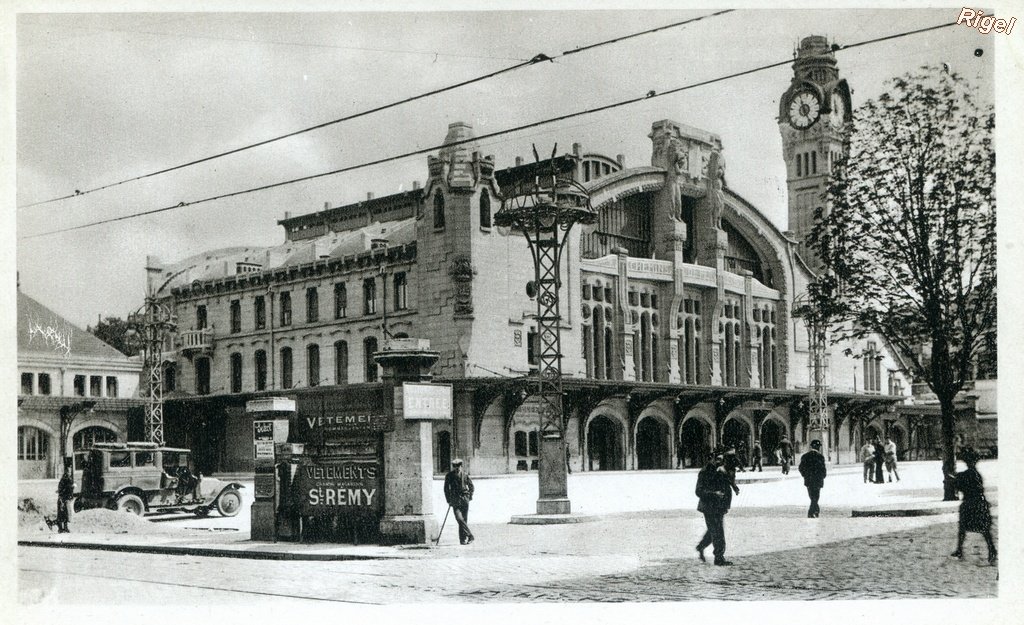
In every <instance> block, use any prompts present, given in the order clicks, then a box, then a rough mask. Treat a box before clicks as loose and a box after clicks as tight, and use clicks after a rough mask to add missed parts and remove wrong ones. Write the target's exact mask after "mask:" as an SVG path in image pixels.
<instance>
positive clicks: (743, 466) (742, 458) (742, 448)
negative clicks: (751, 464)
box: [736, 441, 748, 473]
mask: <svg viewBox="0 0 1024 625" xmlns="http://www.w3.org/2000/svg"><path fill="white" fill-rule="evenodd" d="M736 458H738V459H739V469H740V471H743V472H744V473H746V472H747V464H748V463H747V444H746V443H745V442H743V441H740V444H739V447H738V448H737V449H736Z"/></svg>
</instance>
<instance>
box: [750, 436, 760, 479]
mask: <svg viewBox="0 0 1024 625" xmlns="http://www.w3.org/2000/svg"><path fill="white" fill-rule="evenodd" d="M754 469H757V470H758V471H761V439H759V438H755V439H754V446H753V447H751V448H750V470H751V472H753V470H754Z"/></svg>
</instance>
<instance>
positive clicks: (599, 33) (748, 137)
mask: <svg viewBox="0 0 1024 625" xmlns="http://www.w3.org/2000/svg"><path fill="white" fill-rule="evenodd" d="M715 10H718V7H710V8H700V7H698V8H695V9H693V10H686V11H678V10H653V9H652V10H643V11H636V10H633V11H627V10H602V11H581V10H574V11H561V10H543V11H537V10H533V11H515V12H510V11H492V10H488V11H465V10H462V11H432V12H417V11H411V10H406V11H397V12H394V11H393V12H388V13H375V12H356V13H331V12H319V13H302V12H292V13H278V14H274V13H237V12H236V13H230V12H228V13H210V12H206V13H202V12H199V13H186V12H178V13H174V12H171V13H96V12H93V13H84V14H77V13H56V12H45V11H41V12H38V13H20V14H16V15H15V16H14V17H13V20H14V22H13V24H14V28H15V31H16V35H17V43H16V48H15V50H14V55H13V56H14V61H15V66H14V70H13V71H14V76H15V78H16V82H15V85H16V97H15V100H14V113H15V123H16V131H17V138H16V150H15V155H14V156H15V159H16V160H15V170H16V171H15V174H16V193H15V195H14V197H13V198H12V202H13V203H16V205H17V209H16V210H12V211H11V212H12V213H15V214H16V218H15V225H16V237H17V238H16V239H15V240H14V241H12V243H13V245H14V247H15V255H16V268H17V271H18V277H19V280H20V285H21V289H22V291H23V292H24V293H26V294H28V295H30V296H32V297H35V298H36V299H38V300H39V301H41V302H42V303H44V304H45V305H47V306H49V307H51V308H53V309H54V310H56V311H57V312H59V313H61V314H63V315H65V316H66V317H67V318H68V319H70V320H71V321H72V322H73V323H75V324H77V325H80V326H85V325H87V324H95V322H96V320H97V318H98V316H100V315H102V316H107V315H114V316H119V317H125V316H126V315H127V314H128V313H130V312H132V311H133V310H135V309H136V308H138V307H139V306H140V305H141V303H142V300H143V297H144V289H145V287H144V285H145V271H144V267H145V263H146V256H147V255H154V256H157V257H158V258H159V259H160V260H161V261H163V262H165V263H171V262H175V261H178V260H180V259H183V258H185V257H188V256H190V255H192V254H196V253H199V252H202V251H205V250H211V249H217V248H222V247H229V246H239V245H258V246H263V245H274V244H278V243H280V242H282V241H283V239H284V234H283V230H282V229H281V227H280V226H278V225H277V223H276V222H277V220H278V219H281V218H282V217H283V216H284V213H285V212H286V211H289V212H290V213H291V214H292V215H297V214H303V213H308V212H313V211H316V210H320V209H322V208H323V207H324V204H325V203H328V202H329V203H330V204H331V206H338V205H341V204H344V203H349V202H355V201H358V200H361V199H364V198H365V197H366V194H367V193H368V192H372V193H374V194H375V196H377V197H380V196H382V195H387V194H390V193H396V192H399V191H403V190H408V189H410V188H411V187H412V184H413V181H419V182H420V183H421V184H422V183H423V182H424V181H425V179H426V176H427V162H426V161H427V157H426V155H419V156H413V157H409V158H405V159H402V160H399V161H395V162H391V163H387V164H382V165H378V166H373V167H369V168H365V169H360V170H356V171H352V172H348V173H342V174H337V175H332V176H326V177H323V178H319V179H316V180H313V181H308V182H303V183H297V184H291V185H286V186H283V187H279V188H276V189H273V190H267V191H261V192H255V193H248V194H244V195H240V196H236V197H233V198H230V199H224V200H218V201H212V202H207V203H202V204H198V205H194V206H187V207H182V208H177V209H174V210H168V211H165V212H162V213H159V214H155V215H150V216H145V217H139V218H134V219H126V220H122V221H117V222H114V223H108V224H104V225H99V226H94V227H89V228H84V229H80V230H75V231H71V232H64V233H60V234H51V235H45V236H34V235H40V234H44V233H47V232H49V231H52V230H57V229H61V228H67V227H73V226H78V225H81V224H86V223H89V222H92V221H96V220H101V219H108V218H113V217H119V216H123V215H128V214H131V213H135V212H139V211H145V210H151V209H156V208H161V207H170V206H175V205H177V204H178V203H179V202H190V201H194V200H197V199H201V198H207V197H211V196H216V195H220V194H224V193H230V192H234V191H240V190H244V189H249V188H252V187H257V186H261V185H265V184H269V183H274V182H280V181H284V180H289V179H293V178H298V177H302V176H308V175H310V174H317V173H321V172H326V171H330V170H334V169H338V168H342V167H347V166H351V165H357V164H361V163H364V162H367V161H373V160H376V159H381V158H386V157H389V156H393V155H398V154H403V153H406V152H410V151H414V150H419V149H423V148H427V147H430V146H434V145H438V144H440V143H441V142H442V140H443V138H444V136H445V133H446V130H447V127H448V124H449V123H451V122H455V121H463V122H468V123H470V124H471V125H472V126H473V128H474V130H475V132H476V133H477V134H478V135H480V134H484V133H490V132H496V131H500V130H504V129H507V128H512V127H515V126H519V125H523V124H527V123H531V122H536V121H540V120H544V119H548V118H552V117H557V116H560V115H565V114H569V113H574V112H577V111H582V110H586V109H589V108H593V107H596V106H602V105H606V104H611V103H615V102H619V101H623V100H628V99H631V98H635V97H638V96H641V95H643V94H646V93H647V92H649V91H652V90H653V91H655V92H664V91H667V90H669V89H673V88H676V87H681V86H684V85H688V84H693V83H697V82H700V81H704V80H708V79H712V78H717V77H720V76H724V75H728V74H731V73H735V72H739V71H743V70H746V69H751V68H755V67H758V66H761V65H764V64H768V63H774V62H778V61H785V60H787V59H790V58H792V55H793V51H794V49H795V47H796V45H797V43H798V41H799V39H800V38H801V37H804V36H807V35H811V34H819V35H826V36H828V37H829V38H830V40H833V41H835V42H836V43H839V44H841V45H845V44H851V43H855V42H859V41H863V40H867V39H873V38H876V37H881V36H886V35H892V34H896V33H900V32H904V31H909V30H914V29H918V28H922V27H926V26H931V25H938V24H942V23H946V22H952V21H955V19H956V17H957V15H958V14H959V9H958V8H957V9H954V8H946V9H931V10H919V9H901V10H884V11H881V10H854V11H832V10H807V9H792V10H742V9H741V10H737V11H735V12H733V13H729V14H726V15H721V16H717V17H710V18H707V19H705V20H702V21H699V22H696V23H693V24H690V25H686V26H680V27H674V28H669V29H666V30H663V31H660V32H656V33H653V34H647V35H643V36H639V37H635V38H632V39H628V40H625V41H621V42H618V43H614V44H609V45H605V46H601V47H598V48H594V49H592V50H587V51H582V52H579V53H577V54H571V55H566V56H559V55H560V54H561V53H562V52H564V51H568V50H573V49H575V48H577V47H581V46H586V45H589V44H592V43H596V42H599V41H604V40H608V39H612V38H616V37H620V36H623V35H628V34H632V33H635V32H639V31H643V30H646V29H651V28H655V27H658V26H663V25H667V24H672V23H675V22H679V21H682V20H685V19H688V18H691V17H697V16H700V15H708V14H710V13H712V12H714V11H715ZM1021 17H1022V18H1024V14H1022V15H1021ZM1018 28H1020V36H1024V25H1021V26H1019V27H1018ZM997 36H998V37H1004V38H1005V37H1006V36H1005V35H995V34H989V35H982V34H980V33H979V32H978V31H977V30H975V29H972V28H968V27H965V26H953V27H949V28H945V29H941V30H937V31H932V32H930V33H926V34H919V35H913V36H908V37H903V38H899V39H895V40H891V41H887V42H883V43H879V44H874V45H869V46H864V47H860V48H855V49H851V50H848V51H841V52H839V53H838V54H837V59H838V64H839V70H840V73H841V75H842V76H843V77H845V78H846V79H847V80H848V81H849V83H850V85H851V87H852V88H853V101H854V106H855V107H856V106H858V105H860V104H862V103H863V102H864V101H866V100H867V99H869V98H874V97H877V96H878V95H879V94H880V93H882V91H883V90H884V89H885V85H884V83H885V80H886V79H888V78H890V77H892V76H895V75H899V74H903V73H905V72H907V71H911V70H913V69H915V68H916V67H918V66H920V65H923V64H941V63H946V64H948V65H949V66H950V67H951V68H952V69H953V70H954V71H957V72H958V73H960V74H962V75H964V76H965V77H967V78H968V79H969V80H970V81H971V82H972V83H974V84H975V85H976V86H977V87H978V88H979V91H980V93H981V94H982V96H983V98H986V99H988V100H990V101H991V100H992V99H993V95H992V94H993V87H994V80H993V68H994V66H995V62H994V61H995V56H996V55H995V47H996V44H997V41H996V39H995V38H996V37H997ZM1012 36H1017V33H1016V32H1015V33H1013V35H1012ZM539 53H544V54H546V55H548V56H550V57H558V58H556V59H555V61H554V62H543V63H538V64H535V65H531V66H528V67H525V68H522V69H519V70H517V71H514V72H510V73H506V74H503V75H501V76H498V77H495V78H493V79H489V80H485V81H482V82H478V83H475V84H472V85H469V86H466V87H461V88H458V89H456V90H453V91H450V92H447V93H444V94H441V95H437V96H433V97H430V98H427V99H424V100H420V101H417V102H414V103H410V104H405V105H402V106H399V107H397V108H393V109H390V110H388V111H384V112H381V113H376V114H372V115H368V116H366V117H362V118H360V119H356V120H352V121H348V122H343V123H340V124H335V125H332V126H330V127H327V128H323V129H320V130H316V131H313V132H309V133H304V134H301V135H299V136H296V137H292V138H289V139H286V140H282V141H279V142H275V143H272V144H269V145H265V146H262V147H259V148H255V149H251V150H246V151H244V152H241V153H238V154H235V155H232V156H229V157H224V158H220V159H216V160H213V161H209V162H206V163H202V164H199V165H195V166H192V167H188V168H185V169H181V170H178V171H175V172H171V173H167V174H162V175H159V176H153V177H149V178H146V179H144V180H140V181H135V182H130V183H126V184H121V185H118V186H115V187H113V188H110V189H107V190H103V191H97V192H94V193H86V194H84V195H80V196H77V197H73V198H70V199H66V200H62V201H57V202H51V203H46V204H41V205H36V206H26V205H28V204H33V203H36V202H42V201H46V200H50V199H52V198H56V197H60V196H65V195H68V194H73V193H74V192H75V190H79V191H83V190H89V189H93V188H95V187H98V186H102V185H106V184H110V183H115V182H119V181H122V180H125V179H128V178H132V177H135V176H140V175H143V174H148V173H150V172H153V171H157V170H160V169H163V168H166V167H171V166H175V165H179V164H182V163H186V162H189V161H192V160H195V159H198V158H202V157H205V156H209V155H212V154H216V153H219V152H223V151H225V150H229V149H234V148H237V147H241V146H244V145H247V144H251V143H254V142H258V141H261V140H264V139H268V138H271V137H274V136H278V135H281V134H285V133H288V132H291V131H294V130H298V129H301V128H305V127H309V126H313V125H317V124H320V123H323V122H326V121H330V120H334V119H338V118H340V117H343V116H346V115H350V114H353V113H356V112H360V111H364V110H366V109H369V108H373V107H377V106H380V105H383V104H387V103H390V102H394V101H397V100H401V99H404V98H407V97H410V96H413V95H417V94H420V93H424V92H427V91H430V90H433V89H437V88H439V87H443V86H447V85H450V84H453V83H456V82H460V81H463V80H467V79H471V78H475V77H477V76H481V75H484V74H488V73H491V72H494V71H496V70H499V69H503V68H506V67H508V66H510V65H513V64H516V63H519V62H521V61H523V60H527V59H530V58H532V57H534V56H535V55H537V54H539ZM979 54H980V55H979ZM791 76H792V70H791V68H790V67H789V66H788V65H787V66H783V67H778V68H775V69H770V70H765V71H762V72H758V73H754V74H750V75H747V76H743V77H740V78H735V79H730V80H726V81H723V82H719V83H716V84H713V85H708V86H704V87H698V88H694V89H690V90H687V91H683V92H681V93H677V94H671V95H666V96H663V97H656V98H651V99H648V100H645V101H643V102H641V103H638V104H633V105H629V106H623V107H619V108H615V109H612V110H609V111H604V112H600V113H595V114H590V115H585V116H581V117H576V118H573V119H570V120H566V121H562V122H557V123H553V124H549V125H544V126H540V127H537V128H532V129H530V130H527V131H522V132H517V133H513V134H509V135H504V136H501V137H496V138H493V139H488V140H484V141H482V142H481V147H480V149H481V151H482V152H483V153H484V154H493V155H495V158H496V161H497V165H498V167H505V166H510V165H512V164H513V161H514V158H515V156H517V155H521V156H524V157H529V156H530V155H531V144H534V143H535V144H536V145H537V149H538V151H539V152H540V153H542V154H550V152H551V150H552V148H553V146H554V144H555V143H557V144H558V149H559V151H560V152H565V151H569V150H570V149H571V146H572V144H573V143H574V142H578V143H581V144H582V147H583V149H584V150H585V151H594V152H598V153H604V154H607V155H610V156H613V157H614V156H615V155H617V154H622V155H624V156H625V158H626V163H627V166H630V165H646V164H649V159H650V153H651V149H650V139H649V138H648V134H649V133H650V129H651V124H652V123H653V122H655V121H658V120H661V119H672V120H675V121H678V122H682V123H684V124H688V125H690V126H696V127H699V128H702V129H705V130H708V131H711V132H713V133H716V134H718V135H720V137H721V139H722V142H723V145H724V154H725V160H726V163H727V184H728V185H729V187H730V188H732V189H733V190H734V191H735V192H737V193H738V194H739V195H741V196H743V197H744V198H746V199H747V200H748V201H750V202H752V203H753V205H754V206H755V207H757V208H758V209H759V210H760V211H762V212H763V213H764V214H765V215H766V216H767V217H768V218H769V219H770V220H771V221H772V222H773V223H775V224H776V225H777V226H778V227H779V228H780V229H785V228H786V220H787V218H786V194H785V170H784V166H783V162H782V145H781V140H780V136H779V131H778V125H777V121H776V117H777V115H778V105H779V98H780V96H781V95H782V93H783V92H784V91H785V90H786V88H787V87H788V85H789V80H790V77H791ZM997 149H998V148H997Z"/></svg>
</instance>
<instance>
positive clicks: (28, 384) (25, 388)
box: [21, 373, 36, 395]
mask: <svg viewBox="0 0 1024 625" xmlns="http://www.w3.org/2000/svg"><path fill="white" fill-rule="evenodd" d="M35 377H36V376H35V374H33V373H22V374H21V394H22V395H31V394H32V382H33V381H34V380H35Z"/></svg>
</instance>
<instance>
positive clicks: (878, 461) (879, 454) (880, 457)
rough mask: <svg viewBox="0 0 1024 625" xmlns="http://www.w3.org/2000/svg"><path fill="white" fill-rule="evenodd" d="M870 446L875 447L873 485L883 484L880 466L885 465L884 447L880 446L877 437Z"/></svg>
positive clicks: (880, 442)
mask: <svg viewBox="0 0 1024 625" xmlns="http://www.w3.org/2000/svg"><path fill="white" fill-rule="evenodd" d="M871 444H872V445H874V446H875V484H884V483H885V478H884V477H882V466H883V465H884V464H885V447H883V446H882V441H881V439H879V438H878V437H877V436H876V437H875V440H874V441H872V443H871Z"/></svg>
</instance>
